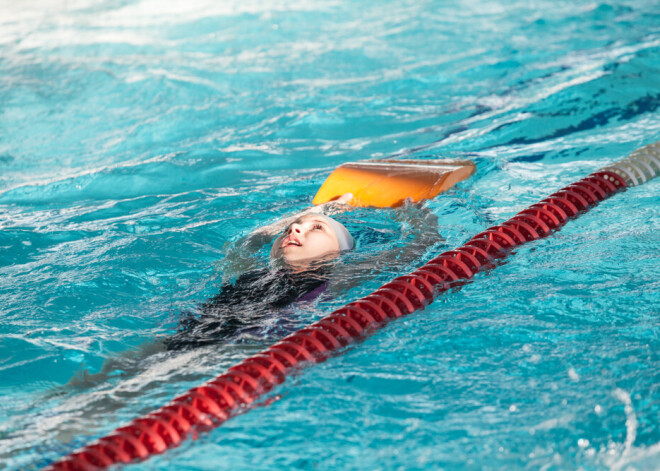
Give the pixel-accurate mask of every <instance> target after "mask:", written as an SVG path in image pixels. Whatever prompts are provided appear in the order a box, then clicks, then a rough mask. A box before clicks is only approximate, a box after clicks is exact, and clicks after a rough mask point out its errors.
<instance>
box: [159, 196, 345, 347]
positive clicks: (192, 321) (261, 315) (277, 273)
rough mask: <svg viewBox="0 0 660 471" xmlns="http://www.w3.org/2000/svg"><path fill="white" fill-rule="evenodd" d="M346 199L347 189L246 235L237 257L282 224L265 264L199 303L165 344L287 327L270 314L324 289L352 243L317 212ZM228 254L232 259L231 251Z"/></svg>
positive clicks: (203, 341)
mask: <svg viewBox="0 0 660 471" xmlns="http://www.w3.org/2000/svg"><path fill="white" fill-rule="evenodd" d="M351 198H352V195H351V194H350V193H349V194H346V195H343V196H342V197H340V198H339V199H338V200H336V201H334V202H333V203H331V204H325V205H320V206H317V207H314V208H311V209H310V210H308V211H305V212H303V213H301V214H298V215H296V216H293V217H290V218H287V219H285V220H283V221H279V222H278V223H275V224H272V225H269V226H266V227H262V228H260V229H258V230H257V231H255V232H253V233H252V234H250V236H248V240H247V241H244V242H243V243H242V244H240V245H239V252H238V253H240V255H242V256H243V258H246V256H247V257H249V256H250V255H251V254H252V253H254V252H256V251H257V250H258V248H260V246H263V245H264V243H265V242H267V241H268V240H269V239H271V238H272V237H273V236H274V235H276V234H277V233H279V232H280V231H281V230H282V228H285V229H284V232H283V233H282V234H281V235H280V236H279V237H277V238H276V239H275V241H274V242H273V244H272V247H271V250H270V258H271V260H270V261H271V267H270V268H268V267H265V268H261V269H252V270H249V271H248V272H246V273H244V274H242V275H240V276H239V277H238V278H237V279H236V281H235V282H234V283H225V284H224V285H223V286H222V288H221V290H220V293H218V294H217V295H216V296H214V297H213V298H211V299H209V300H208V301H206V302H204V303H203V304H202V305H201V306H200V309H199V310H198V312H193V313H186V314H185V315H184V316H183V318H182V319H181V321H180V325H179V330H178V332H177V333H176V334H174V335H172V336H170V337H167V338H166V339H164V344H165V346H166V348H167V349H168V350H178V349H182V348H190V347H196V346H202V345H206V344H211V343H217V342H219V341H222V340H226V339H228V338H233V339H239V338H241V337H242V338H245V337H246V336H248V337H249V336H263V332H262V331H263V330H264V329H268V330H269V331H271V332H273V333H286V332H287V331H289V330H293V326H292V325H291V324H292V322H291V320H290V319H288V318H287V316H281V315H280V316H273V315H272V313H273V311H275V310H280V309H281V308H284V307H286V306H288V305H290V304H292V303H294V302H296V301H299V300H312V299H315V298H316V297H317V296H318V295H319V294H321V293H322V292H323V291H325V288H326V287H327V283H328V280H329V275H330V271H331V268H332V262H333V260H334V259H336V258H337V256H338V255H339V254H340V253H341V252H344V251H348V250H351V249H352V248H353V247H354V245H355V241H354V239H353V237H352V236H351V234H350V233H349V232H348V230H347V229H346V227H344V225H343V224H341V223H340V222H338V221H336V220H335V219H333V218H331V217H329V216H327V215H325V214H322V211H324V210H325V211H328V212H330V210H331V209H334V210H335V211H338V210H342V209H345V208H342V207H341V206H342V205H343V204H344V202H345V201H349V200H350V199H351ZM241 252H242V253H241ZM246 252H247V253H246ZM233 254H234V258H236V255H237V252H236V251H234V252H233ZM230 258H231V257H230ZM233 262H234V263H236V261H235V260H234V261H233Z"/></svg>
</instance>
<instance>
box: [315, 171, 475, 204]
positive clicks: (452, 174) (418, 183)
mask: <svg viewBox="0 0 660 471" xmlns="http://www.w3.org/2000/svg"><path fill="white" fill-rule="evenodd" d="M474 170H475V165H474V162H472V161H470V160H367V161H362V162H348V163H345V164H342V165H340V166H339V167H337V168H336V169H335V170H334V171H333V172H332V173H331V174H330V175H329V176H328V178H327V179H326V180H325V182H324V183H323V185H321V188H320V189H319V191H318V193H316V196H315V197H314V204H322V203H327V202H328V201H332V200H333V199H336V198H338V197H339V196H341V195H343V194H345V193H353V199H352V200H351V201H350V202H349V204H350V205H352V206H375V207H378V208H394V207H397V206H401V205H402V204H403V203H404V201H405V200H406V198H411V199H412V200H413V201H414V202H418V201H421V200H424V199H430V198H434V197H435V196H437V195H438V194H440V193H442V192H444V191H447V190H448V189H450V188H451V187H452V186H454V185H455V184H456V183H458V182H460V181H462V180H465V179H466V178H468V177H469V176H470V175H472V174H473V173H474Z"/></svg>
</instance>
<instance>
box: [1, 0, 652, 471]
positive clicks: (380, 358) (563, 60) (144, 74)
mask: <svg viewBox="0 0 660 471" xmlns="http://www.w3.org/2000/svg"><path fill="white" fill-rule="evenodd" d="M659 77H660V6H659V5H658V2H657V0H636V1H616V2H615V1H612V2H604V1H584V0H574V1H559V2H556V1H544V0H532V1H526V2H523V1H517V0H514V1H510V2H505V1H501V0H500V1H496V0H482V1H479V0H476V1H459V0H451V1H439V0H438V1H420V0H409V1H374V0H371V1H361V2H347V1H339V0H313V1H303V0H291V1H272V2H257V1H253V0H240V1H239V0H225V1H221V2H218V1H211V0H191V1H187V2H176V1H173V0H172V1H162V0H159V1H154V0H121V1H119V0H100V1H90V0H75V1H69V2H60V1H45V0H44V1H37V2H15V3H10V2H0V398H1V399H0V468H3V466H4V467H6V468H7V469H37V468H39V467H41V466H44V465H46V464H48V463H49V462H51V461H52V460H54V459H56V458H58V457H60V456H62V455H64V454H66V453H68V452H70V451H72V450H74V449H75V448H77V447H79V446H81V445H83V444H85V443H87V442H88V441H90V440H92V439H94V438H95V437H98V436H100V435H102V434H104V433H108V432H109V431H111V430H113V429H114V428H115V427H117V426H119V425H121V424H123V423H125V422H128V421H129V420H131V419H132V418H133V417H135V416H137V415H139V414H143V413H145V412H148V411H149V410H151V409H153V408H155V407H159V406H161V405H163V404H165V403H166V402H167V401H169V400H170V399H172V398H173V397H175V396H176V395H178V394H180V393H181V392H183V391H185V390H186V389H187V388H189V387H192V386H193V385H197V384H200V383H201V382H203V381H205V380H207V379H209V378H211V377H214V376H215V375H217V374H219V373H222V372H223V371H224V370H225V369H226V368H227V367H229V366H230V365H231V364H233V363H235V362H237V361H239V360H240V359H242V358H244V357H246V356H248V355H250V354H252V353H254V352H255V351H257V350H260V349H262V348H264V347H265V346H267V345H268V342H266V341H262V342H260V341H258V340H255V341H252V342H248V343H244V344H241V345H224V346H217V347H213V348H204V349H199V350H195V351H190V352H184V353H163V352H162V351H160V352H159V351H154V350H155V349H153V347H152V346H153V340H154V339H156V338H159V337H163V336H164V335H167V334H168V333H172V332H174V330H175V329H176V326H177V320H178V318H179V316H180V314H181V313H182V312H184V311H186V310H187V309H191V308H194V307H195V306H196V305H197V304H198V303H200V302H202V301H203V300H205V299H206V298H208V297H209V296H212V295H213V294H215V293H216V292H217V291H218V287H219V285H220V284H221V282H222V280H223V276H227V275H226V273H224V269H223V261H222V260H223V256H224V254H225V253H226V252H227V250H228V249H229V248H231V247H232V246H233V245H232V244H235V243H236V241H237V240H239V238H240V237H241V236H244V235H245V234H247V233H249V232H250V231H251V230H253V229H255V228H256V227H258V226H259V225H262V224H265V223H270V222H273V221H275V220H277V219H278V218H279V217H282V216H285V215H289V214H291V213H292V212H294V211H296V210H301V209H303V208H305V207H306V206H307V205H309V204H310V201H311V196H312V195H313V194H314V193H315V191H316V189H317V188H318V187H319V185H320V184H321V183H322V181H323V180H324V178H325V177H326V176H327V175H328V173H329V172H330V170H331V169H333V168H334V167H336V166H337V165H338V164H340V163H342V162H346V161H351V160H358V159H365V158H378V157H397V158H441V157H449V158H469V159H472V160H474V161H475V162H476V164H477V166H478V171H477V173H476V174H475V175H474V176H473V177H472V178H471V179H470V180H469V181H466V182H463V183H461V184H460V185H458V187H457V188H455V189H454V190H452V191H450V192H449V193H447V194H444V195H441V196H440V197H438V198H437V199H436V200H434V201H432V202H429V203H428V205H427V206H428V208H429V209H430V210H431V212H432V213H433V214H435V215H437V216H438V218H439V224H440V234H441V235H442V237H440V236H438V239H437V241H436V242H435V243H433V244H431V245H429V247H428V250H426V251H423V250H419V251H418V252H417V253H416V256H415V257H416V258H415V259H414V260H405V261H403V260H401V261H399V262H397V261H394V262H392V261H391V260H382V259H378V254H379V253H381V252H383V251H386V250H388V249H392V248H395V247H396V246H397V244H400V243H401V240H404V241H408V242H409V243H414V239H415V237H414V234H412V235H411V234H410V230H409V227H408V226H407V225H406V222H405V221H406V219H405V217H401V215H400V214H398V213H395V212H392V211H384V210H383V211H367V210H363V211H356V212H353V213H348V214H346V215H344V216H343V219H342V220H343V221H344V222H346V223H347V225H348V226H349V228H352V230H354V231H355V232H356V233H358V237H360V236H359V234H364V229H360V226H362V227H363V228H364V227H365V226H368V227H372V228H374V229H372V230H371V235H370V237H363V238H362V243H361V244H360V246H359V250H358V251H357V253H356V254H352V255H350V256H349V258H348V259H347V260H346V263H350V262H351V258H350V257H351V256H353V257H363V258H364V259H369V257H371V260H373V269H372V270H371V272H369V273H366V274H364V273H363V274H362V275H363V276H362V277H361V278H360V283H359V284H358V286H357V287H352V288H346V289H345V290H344V291H343V292H341V294H340V295H339V296H337V297H336V298H334V299H321V300H318V301H317V302H315V303H311V304H308V305H305V306H303V307H298V308H297V313H296V315H297V316H299V317H298V318H299V319H300V322H302V323H307V322H311V321H312V320H314V319H317V318H319V317H321V316H323V315H324V314H325V313H328V312H330V311H331V310H332V309H334V308H336V307H338V306H340V305H342V304H344V303H346V302H349V301H351V300H352V299H355V298H356V297H358V296H363V295H365V294H368V293H369V292H370V291H371V290H372V289H373V288H374V287H376V286H379V284H380V283H383V282H386V281H387V280H389V279H391V278H392V277H393V276H396V275H399V274H402V273H405V272H406V271H409V270H411V269H413V268H414V267H416V266H418V265H420V264H421V263H423V262H424V261H426V260H428V259H429V258H431V257H432V256H433V255H434V254H437V253H438V252H441V251H444V250H447V249H448V248H453V247H456V246H459V245H461V244H462V243H464V242H465V241H466V240H467V239H468V238H470V237H471V236H472V235H474V234H476V233H478V232H480V231H481V230H483V229H484V228H486V227H488V226H491V225H494V224H497V223H499V222H502V221H503V220H505V219H507V218H509V217H510V216H512V215H513V214H515V212H517V211H519V210H521V209H523V208H524V207H527V206H528V205H530V204H533V203H535V202H536V201H538V200H539V199H541V198H543V197H545V196H547V195H548V194H550V193H552V192H554V191H556V190H557V189H559V188H561V187H563V186H565V185H567V184H569V183H571V182H573V181H575V180H578V179H580V178H582V177H583V176H585V175H587V174H588V173H590V172H592V171H594V170H596V169H598V168H600V167H602V166H605V165H607V164H608V163H610V162H613V161H615V160H618V159H620V158H622V157H624V156H625V155H627V154H628V153H629V152H631V151H632V150H634V149H635V148H637V147H640V146H642V145H645V144H648V143H651V142H655V141H657V140H660V113H659V112H660V110H659V108H660V79H659ZM659 201H660V181H652V182H650V183H648V184H646V185H643V186H640V187H637V188H633V189H630V190H628V191H626V192H624V193H623V194H619V195H616V196H614V197H613V198H611V199H609V200H607V201H605V202H604V203H602V204H600V205H599V206H598V207H596V208H595V209H594V210H592V211H590V212H589V213H587V214H586V215H584V216H582V217H580V218H579V219H576V220H574V221H571V222H569V223H568V224H567V225H566V226H565V227H564V228H563V229H562V230H561V231H560V232H558V233H556V234H554V235H552V236H550V237H548V238H546V239H543V240H540V241H537V242H535V243H531V244H528V245H527V246H525V247H523V248H521V249H520V250H518V251H517V252H516V253H515V254H514V255H513V256H511V257H510V258H509V259H508V260H507V262H506V263H505V264H503V265H501V266H499V267H497V268H496V269H494V270H492V271H490V272H488V273H482V274H479V275H478V276H477V277H476V279H475V280H474V281H473V282H472V283H470V284H468V285H466V286H464V287H462V288H461V289H460V290H457V291H455V292H451V293H448V294H445V295H443V296H442V297H441V298H439V299H438V300H437V301H436V302H435V303H434V304H432V305H431V306H430V307H428V308H427V309H426V310H424V311H422V312H418V313H415V314H413V315H411V316H410V317H408V318H406V319H404V320H401V321H398V322H394V323H392V324H391V325H389V326H388V327H386V328H385V329H384V330H383V331H381V332H379V333H377V334H376V335H374V336H373V337H371V338H369V339H368V340H366V341H365V342H363V343H361V344H359V345H356V346H353V347H352V348H350V349H349V350H348V351H346V352H345V354H343V355H341V356H339V357H336V358H333V359H331V360H329V361H327V362H326V363H324V364H321V365H318V366H315V367H312V368H309V369H307V370H305V371H304V372H302V373H301V374H299V375H298V376H296V377H295V378H294V379H292V380H290V381H288V382H287V383H285V384H283V385H282V386H280V387H279V388H278V389H277V391H276V394H277V398H279V400H277V401H275V402H274V403H272V404H271V405H269V406H268V407H261V408H257V409H255V410H252V411H251V412H249V413H247V414H244V415H242V416H239V417H236V418H234V419H232V420H230V421H228V422H227V423H225V424H224V425H223V426H222V427H220V428H218V429H216V430H213V431H211V432H210V433H208V434H204V435H202V436H200V437H199V438H198V439H197V440H195V441H188V442H186V443H184V444H183V445H182V446H180V447H178V448H177V449H175V450H172V451H171V452H168V453H166V454H163V455H160V456H157V457H155V458H153V459H150V460H149V461H146V462H144V463H141V464H138V465H135V466H133V469H144V470H156V469H189V470H207V469H214V470H216V469H264V470H266V469H315V470H316V469H320V470H330V469H388V470H389V469H468V470H477V469H487V470H504V469H530V470H538V469H542V470H561V469H585V470H591V469H594V470H600V469H606V470H607V469H611V470H626V469H627V470H633V469H634V470H657V469H660V353H659V352H660V307H659V306H660V282H659V281H658V279H659V276H658V275H660V265H659V259H660V235H659V234H660V217H659V216H660V212H659V211H658V202H659ZM361 231H362V232H361ZM408 242H406V243H408ZM264 254H265V251H264V252H263V253H260V254H259V256H260V257H261V258H262V259H265V255H264ZM150 349H151V350H150ZM104 362H106V365H107V366H106V370H104V372H103V374H102V375H98V374H97V373H99V372H100V371H101V369H102V367H103V364H104ZM95 374H97V375H96V376H95Z"/></svg>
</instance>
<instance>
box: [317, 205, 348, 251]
mask: <svg viewBox="0 0 660 471" xmlns="http://www.w3.org/2000/svg"><path fill="white" fill-rule="evenodd" d="M319 216H320V217H322V218H323V219H324V220H325V221H326V222H327V223H328V225H329V226H330V227H332V230H333V231H335V235H336V236H337V242H339V250H341V251H342V252H343V251H344V250H351V249H352V248H353V247H355V239H353V236H352V235H351V233H350V232H348V229H346V227H344V225H343V224H342V223H341V222H339V221H335V220H334V219H332V218H331V217H330V216H326V215H325V214H319Z"/></svg>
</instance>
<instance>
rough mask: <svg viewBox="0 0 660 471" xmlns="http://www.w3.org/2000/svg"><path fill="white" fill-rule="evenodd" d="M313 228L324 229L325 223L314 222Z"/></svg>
mask: <svg viewBox="0 0 660 471" xmlns="http://www.w3.org/2000/svg"><path fill="white" fill-rule="evenodd" d="M312 229H319V230H321V231H322V230H323V225H321V224H318V223H316V224H314V227H313V228H312Z"/></svg>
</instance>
